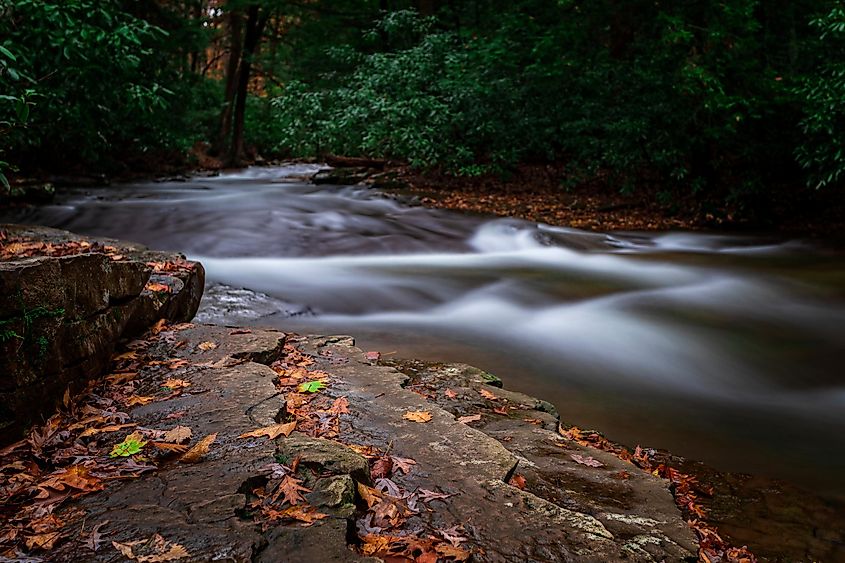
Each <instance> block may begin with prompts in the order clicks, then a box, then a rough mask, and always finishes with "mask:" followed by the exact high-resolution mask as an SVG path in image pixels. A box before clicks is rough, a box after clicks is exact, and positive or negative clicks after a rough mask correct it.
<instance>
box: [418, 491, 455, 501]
mask: <svg viewBox="0 0 845 563" xmlns="http://www.w3.org/2000/svg"><path fill="white" fill-rule="evenodd" d="M416 494H417V496H418V497H419V499H420V501H422V502H431V501H433V500H445V499H447V498H449V497H453V496H455V493H451V494H450V493H438V492H436V491H429V490H428V489H417V492H416Z"/></svg>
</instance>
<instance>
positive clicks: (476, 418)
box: [458, 414, 481, 424]
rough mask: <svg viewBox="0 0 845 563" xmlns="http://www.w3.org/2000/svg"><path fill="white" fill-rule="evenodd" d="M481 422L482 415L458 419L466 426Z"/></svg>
mask: <svg viewBox="0 0 845 563" xmlns="http://www.w3.org/2000/svg"><path fill="white" fill-rule="evenodd" d="M479 420H481V415H480V414H471V415H469V416H461V417H459V418H458V422H462V423H464V424H469V423H470V422H478V421H479Z"/></svg>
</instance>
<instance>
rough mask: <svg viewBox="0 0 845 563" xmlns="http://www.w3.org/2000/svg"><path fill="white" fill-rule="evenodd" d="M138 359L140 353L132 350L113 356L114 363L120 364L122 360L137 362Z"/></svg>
mask: <svg viewBox="0 0 845 563" xmlns="http://www.w3.org/2000/svg"><path fill="white" fill-rule="evenodd" d="M137 359H138V352H135V351H134V350H131V351H129V352H123V353H122V354H117V355H115V356H112V361H115V362H119V361H121V360H137Z"/></svg>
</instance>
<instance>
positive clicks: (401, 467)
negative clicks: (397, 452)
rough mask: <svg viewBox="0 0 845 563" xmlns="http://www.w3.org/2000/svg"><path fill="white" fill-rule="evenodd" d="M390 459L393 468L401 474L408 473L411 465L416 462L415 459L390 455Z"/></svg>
mask: <svg viewBox="0 0 845 563" xmlns="http://www.w3.org/2000/svg"><path fill="white" fill-rule="evenodd" d="M391 460H392V461H393V469H395V470H396V471H399V472H401V473H402V474H403V475H407V474H408V473H410V472H411V466H412V465H416V464H417V462H416V461H414V460H413V459H411V458H407V457H396V456H391Z"/></svg>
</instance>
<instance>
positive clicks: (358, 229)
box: [0, 164, 845, 498]
mask: <svg viewBox="0 0 845 563" xmlns="http://www.w3.org/2000/svg"><path fill="white" fill-rule="evenodd" d="M316 170H317V168H316V167H314V166H311V165H301V164H297V165H290V166H284V167H276V168H252V169H247V170H244V171H240V172H237V173H226V174H222V175H220V176H218V177H208V178H205V177H198V178H193V179H190V180H188V181H185V182H176V181H174V182H161V183H153V182H145V183H131V184H123V185H118V186H111V187H107V188H86V189H71V190H68V191H66V192H65V193H63V194H62V195H61V196H60V197H59V198H58V199H57V201H56V203H55V204H52V205H49V206H45V207H40V208H31V209H19V210H6V211H4V212H0V220H2V221H7V222H20V223H35V224H42V225H48V226H53V227H58V228H62V229H67V230H70V231H74V232H77V233H81V234H90V235H99V236H109V237H115V238H121V239H126V240H131V241H137V242H141V243H144V244H146V245H148V246H150V247H153V248H156V249H162V250H179V251H181V252H184V253H186V254H187V255H188V256H189V257H190V258H192V259H197V260H200V261H202V263H203V264H204V265H205V268H206V270H207V275H208V288H207V292H206V297H205V298H204V303H203V307H202V309H201V312H200V316H199V320H202V321H211V322H220V323H226V324H253V325H263V326H267V325H270V326H276V327H279V328H281V329H284V330H288V331H298V332H305V331H312V332H315V331H316V332H329V333H349V334H353V335H355V337H356V340H357V342H358V344H359V346H361V347H362V348H364V349H365V350H377V351H380V352H381V353H382V354H383V355H385V356H387V357H417V358H420V359H428V360H438V361H459V362H465V363H469V364H473V365H476V366H478V367H481V368H482V369H485V370H487V371H490V372H492V373H495V374H496V375H498V376H500V377H501V378H502V379H503V380H504V382H505V386H506V387H508V388H511V389H514V390H517V391H523V392H526V393H529V394H531V395H534V396H537V397H540V398H543V399H546V400H548V401H550V402H552V403H554V404H555V405H556V406H557V407H558V410H559V411H560V412H561V416H562V419H563V420H564V421H566V422H569V423H573V424H576V425H578V426H579V427H581V428H595V429H598V430H601V431H602V432H603V433H604V434H605V435H607V436H608V437H609V438H611V439H612V440H615V441H618V442H621V443H624V444H628V445H630V446H634V445H637V444H642V445H643V446H650V447H659V448H665V449H668V450H670V451H672V452H673V453H675V454H677V455H682V456H689V457H691V458H694V459H699V460H702V461H704V462H707V463H708V464H710V465H712V466H714V467H716V468H718V469H721V470H725V471H740V472H751V473H757V474H760V475H767V476H772V477H776V478H782V479H786V480H789V481H792V482H794V483H798V484H800V485H801V486H803V487H804V488H809V489H812V490H813V491H815V492H817V493H820V494H823V495H826V496H835V497H840V498H845V478H843V475H845V448H843V447H842V444H843V439H842V436H843V435H845V367H843V366H845V358H843V355H845V354H843V353H845V330H843V327H845V260H844V259H843V256H844V255H843V253H841V252H840V251H838V250H837V249H831V248H824V247H822V246H819V245H818V244H817V243H810V242H802V241H798V240H779V239H774V238H767V237H754V236H727V235H710V234H692V233H682V232H677V233H647V234H643V233H613V234H597V233H589V232H584V231H578V230H574V229H566V228H559V227H552V226H548V225H537V224H534V223H529V222H525V221H519V220H512V219H498V218H489V217H481V216H468V215H464V214H460V213H455V212H450V211H442V210H432V209H427V208H424V207H421V206H415V205H412V204H411V203H409V202H407V201H404V200H403V198H402V197H399V196H389V195H385V194H383V193H379V192H377V191H375V190H372V189H368V188H365V187H361V186H325V185H320V186H317V185H313V184H310V183H308V182H307V181H306V178H307V177H308V176H310V174H312V173H313V172H314V171H316ZM247 290H248V291H247Z"/></svg>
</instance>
